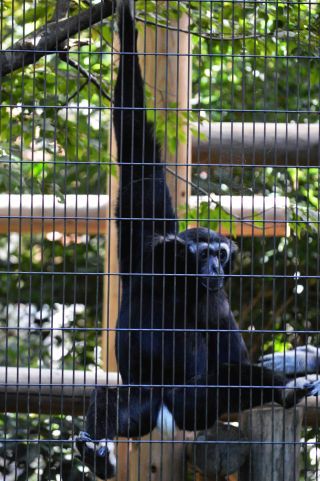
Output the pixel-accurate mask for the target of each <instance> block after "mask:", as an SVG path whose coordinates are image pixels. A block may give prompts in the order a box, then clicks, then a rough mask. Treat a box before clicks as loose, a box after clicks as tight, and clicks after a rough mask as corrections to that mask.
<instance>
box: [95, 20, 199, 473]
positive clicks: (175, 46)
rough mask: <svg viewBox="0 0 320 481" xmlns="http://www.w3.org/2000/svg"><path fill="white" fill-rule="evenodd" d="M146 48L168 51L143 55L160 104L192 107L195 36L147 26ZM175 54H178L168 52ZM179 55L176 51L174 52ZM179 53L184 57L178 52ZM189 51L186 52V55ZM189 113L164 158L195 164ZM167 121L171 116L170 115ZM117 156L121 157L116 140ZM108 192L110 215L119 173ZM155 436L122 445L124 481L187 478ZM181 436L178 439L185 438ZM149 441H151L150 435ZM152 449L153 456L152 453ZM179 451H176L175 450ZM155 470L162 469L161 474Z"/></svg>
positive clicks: (177, 200) (107, 293)
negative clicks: (191, 52) (181, 137)
mask: <svg viewBox="0 0 320 481" xmlns="http://www.w3.org/2000/svg"><path fill="white" fill-rule="evenodd" d="M177 27H180V28H181V29H183V30H188V17H187V16H186V15H183V17H181V18H180V19H179V20H178V21H177ZM138 43H139V46H138V50H139V51H140V52H148V53H155V52H156V53H161V54H163V55H160V56H154V55H148V56H147V60H146V61H145V58H146V57H141V64H142V72H145V81H146V85H147V86H148V88H149V89H150V91H151V93H152V94H153V93H154V94H155V103H154V105H155V106H156V107H170V106H171V107H172V105H174V104H175V105H176V106H177V107H179V108H188V107H189V98H190V96H191V93H190V88H189V86H190V85H191V69H190V59H189V57H188V55H187V54H188V53H189V49H190V47H189V35H188V34H186V33H178V32H176V31H171V30H166V29H163V28H162V29H160V28H159V29H152V28H148V29H147V30H146V37H145V38H144V37H143V36H142V35H141V34H140V35H139V42H138ZM118 46H119V44H118V42H114V48H113V50H118ZM168 54H173V55H168ZM174 54H176V55H174ZM177 54H179V55H177ZM181 54H184V55H181ZM185 117H186V116H184V115H182V114H178V112H177V122H176V130H177V132H178V130H179V132H181V130H184V133H185V138H186V142H184V143H178V142H177V148H176V152H175V153H174V154H173V153H170V152H169V151H168V149H167V148H165V147H166V146H163V160H164V161H165V162H166V163H173V164H186V163H187V162H188V163H191V137H190V136H189V132H188V125H187V123H186V122H185V120H183V119H185ZM164 121H166V118H165V119H164ZM110 150H111V157H112V158H116V143H115V139H114V137H113V136H112V138H111V149H110ZM172 170H173V171H174V172H175V173H177V174H178V176H179V177H180V178H182V179H188V177H189V172H188V168H187V166H185V165H177V166H176V165H173V166H172ZM180 178H177V177H175V176H174V175H172V174H168V176H167V181H168V185H169V188H170V192H171V196H172V200H173V203H174V205H175V206H176V207H179V206H180V205H185V203H186V202H187V199H188V194H189V188H188V183H187V182H186V181H184V180H181V179H180ZM109 187H111V188H110V189H109V188H108V192H109V195H110V197H109V198H110V202H109V213H108V215H109V214H110V217H114V213H115V210H114V208H115V202H116V197H117V189H118V182H117V178H115V177H114V176H113V177H112V178H111V181H110V184H109ZM109 226H110V227H109V231H108V237H107V248H106V259H105V272H106V273H110V274H113V273H116V272H119V266H118V259H117V229H116V225H115V222H114V221H111V222H110V223H109ZM119 296H120V287H119V278H118V276H115V275H110V276H108V275H106V276H105V285H104V309H103V326H104V327H105V328H110V329H114V328H115V326H116V321H117V317H118V308H119ZM114 347H115V332H114V331H113V330H111V331H108V330H106V331H105V332H104V333H103V339H102V355H103V360H104V361H105V362H106V364H105V366H106V369H107V370H108V371H117V365H116V359H115V350H114ZM151 436H152V440H153V442H154V441H155V440H159V443H156V444H155V445H152V446H151V449H152V451H151V449H150V446H149V445H148V444H142V445H139V443H135V444H134V445H133V447H129V444H127V443H123V442H122V443H120V444H119V445H118V466H119V468H118V475H117V479H118V480H119V481H125V480H127V479H129V478H130V481H138V480H139V479H149V476H150V475H151V473H153V474H152V479H153V480H156V479H159V480H160V479H162V480H163V481H165V480H166V479H171V478H172V479H182V471H183V469H184V467H183V457H182V452H183V445H181V446H177V445H174V444H172V445H170V444H166V445H162V444H161V440H162V436H161V433H160V432H158V431H157V430H155V431H154V432H153V433H152V435H151ZM181 436H182V435H181V434H179V435H178V437H180V438H181ZM145 439H150V436H149V437H146V438H145ZM128 453H129V454H130V467H129V469H128V466H127V459H128ZM150 453H151V454H150ZM173 453H174V454H173ZM155 473H157V474H156V475H155Z"/></svg>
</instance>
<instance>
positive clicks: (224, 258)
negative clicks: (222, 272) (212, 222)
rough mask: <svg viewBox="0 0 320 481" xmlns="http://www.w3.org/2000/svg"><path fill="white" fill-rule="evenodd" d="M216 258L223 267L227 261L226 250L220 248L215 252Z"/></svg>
mask: <svg viewBox="0 0 320 481" xmlns="http://www.w3.org/2000/svg"><path fill="white" fill-rule="evenodd" d="M217 257H218V259H219V262H220V264H222V265H224V264H225V263H226V262H227V260H228V252H227V250H226V249H224V248H223V247H221V248H220V249H219V250H218V252H217Z"/></svg>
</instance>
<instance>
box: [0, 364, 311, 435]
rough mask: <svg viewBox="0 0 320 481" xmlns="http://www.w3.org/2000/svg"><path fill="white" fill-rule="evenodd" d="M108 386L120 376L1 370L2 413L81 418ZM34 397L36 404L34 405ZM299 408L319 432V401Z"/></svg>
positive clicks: (307, 401)
mask: <svg viewBox="0 0 320 481" xmlns="http://www.w3.org/2000/svg"><path fill="white" fill-rule="evenodd" d="M308 378H310V379H312V380H315V379H317V378H318V377H317V376H316V375H310V376H308ZM107 384H108V385H112V386H119V385H121V379H119V377H118V373H117V372H108V373H106V372H105V371H102V370H97V372H91V371H73V370H71V369H64V370H60V369H43V368H30V367H15V366H0V412H16V411H17V403H18V404H19V405H18V408H19V412H20V413H38V414H47V413H52V414H54V413H57V414H59V413H63V414H79V415H81V414H83V413H84V403H85V404H86V405H87V402H88V400H89V397H90V393H91V391H92V389H94V387H96V386H105V385H107ZM33 397H34V399H35V401H32V398H33ZM298 406H299V407H301V408H303V410H304V421H303V422H304V423H305V424H306V425H307V426H312V427H315V428H318V427H319V424H320V404H319V401H318V398H317V397H308V398H305V399H303V400H302V401H300V403H299V404H298ZM85 407H86V406H85ZM258 409H260V408H258ZM277 409H281V410H282V413H283V415H285V413H287V410H285V409H284V408H280V407H279V406H278V408H277ZM227 418H228V420H230V421H232V422H233V421H239V413H234V414H232V413H230V414H228V417H227ZM225 421H226V419H225Z"/></svg>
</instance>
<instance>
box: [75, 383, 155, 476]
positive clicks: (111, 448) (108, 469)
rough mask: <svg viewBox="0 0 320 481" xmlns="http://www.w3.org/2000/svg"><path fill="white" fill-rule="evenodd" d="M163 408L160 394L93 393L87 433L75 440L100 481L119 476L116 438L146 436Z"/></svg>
mask: <svg viewBox="0 0 320 481" xmlns="http://www.w3.org/2000/svg"><path fill="white" fill-rule="evenodd" d="M159 406H160V397H159V394H158V393H157V392H156V391H154V390H151V389H144V388H140V387H130V388H128V387H122V386H119V387H117V388H108V387H99V388H98V389H96V390H94V391H93V393H92V395H91V399H90V405H89V408H88V412H87V415H86V431H82V432H80V433H79V436H78V437H77V439H76V444H77V448H78V450H79V452H80V454H81V458H82V461H83V462H84V463H85V464H86V465H87V466H88V467H89V468H90V470H91V471H92V472H93V473H95V474H96V475H97V476H98V477H99V478H102V479H106V478H112V477H113V476H115V474H116V464H117V461H116V452H115V443H114V441H113V439H114V438H115V437H117V436H122V437H126V438H130V437H140V436H143V435H145V434H147V433H149V432H150V431H152V429H153V428H154V426H155V425H156V422H157V416H158V411H159Z"/></svg>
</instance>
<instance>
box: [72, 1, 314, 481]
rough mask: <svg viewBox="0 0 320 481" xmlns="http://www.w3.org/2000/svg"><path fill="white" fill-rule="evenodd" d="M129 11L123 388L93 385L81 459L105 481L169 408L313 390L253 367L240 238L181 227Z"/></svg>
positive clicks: (122, 80)
mask: <svg viewBox="0 0 320 481" xmlns="http://www.w3.org/2000/svg"><path fill="white" fill-rule="evenodd" d="M131 7H132V4H131V3H130V2H129V0H125V1H122V2H118V16H119V19H118V26H119V35H120V41H121V52H122V54H121V59H120V67H119V72H118V77H117V82H116V87H115V109H114V126H115V132H116V139H117V146H118V162H119V165H120V190H119V198H118V205H117V219H118V231H119V259H120V272H121V273H122V275H121V279H122V301H121V308H120V313H119V319H118V325H117V327H118V331H117V338H116V355H117V362H118V366H119V370H120V373H121V377H122V381H123V386H120V387H117V388H112V387H100V388H98V389H96V390H95V391H94V393H93V395H92V397H91V403H90V406H89V409H88V413H87V418H86V432H82V433H80V435H79V437H78V439H77V446H78V449H79V450H80V453H81V454H82V458H83V461H84V462H85V463H86V464H87V465H88V466H89V467H90V469H92V470H93V471H94V472H95V474H96V475H98V476H99V477H100V478H103V479H105V478H107V477H108V478H109V477H113V476H114V475H115V472H116V456H115V447H114V443H113V441H112V440H113V439H114V438H115V437H116V436H124V437H128V438H129V437H140V436H143V435H145V434H147V433H149V432H150V431H151V430H152V429H153V428H154V427H155V426H156V424H157V421H159V419H161V417H163V416H165V417H168V413H171V419H172V425H173V423H174V424H176V425H177V426H178V427H179V428H180V429H186V430H200V429H205V428H206V427H209V426H211V425H213V424H214V422H215V420H216V419H217V418H218V417H219V416H220V415H221V414H223V413H226V412H235V411H239V410H242V409H247V408H250V407H252V406H256V405H260V404H262V403H265V402H268V401H272V400H274V401H276V402H278V403H280V404H283V405H286V406H290V405H292V404H293V403H294V402H295V399H299V398H301V397H302V396H304V395H305V394H310V393H313V392H315V391H314V385H310V384H306V383H304V384H303V385H302V387H301V388H300V389H296V390H293V389H291V390H290V389H284V388H285V386H286V385H287V380H286V378H285V377H284V376H283V375H282V374H275V373H274V372H273V371H271V370H268V369H264V368H262V367H261V366H258V365H252V364H250V363H249V359H248V353H247V349H246V347H245V344H244V342H243V339H242V336H241V334H240V332H239V330H238V326H237V324H236V322H235V319H234V317H233V315H232V312H231V310H230V306H229V302H228V299H227V296H226V294H225V291H224V289H223V276H224V274H225V273H227V272H229V270H230V263H231V258H232V256H233V255H234V253H235V250H236V247H235V244H234V243H233V242H231V241H230V240H228V239H227V238H225V237H223V236H221V235H219V234H217V233H216V232H212V231H209V230H208V229H188V230H187V231H185V232H182V233H180V234H178V232H177V220H176V217H175V214H174V210H173V207H172V203H171V199H170V195H169V192H168V188H167V185H166V181H165V173H164V169H163V165H162V164H161V162H160V147H159V145H158V144H157V142H156V140H155V137H154V128H153V125H152V124H151V123H149V122H148V121H147V119H146V112H145V102H144V83H143V80H142V76H141V71H140V67H139V63H138V56H137V54H136V36H137V33H136V30H135V27H134V20H133V16H132V13H131ZM147 385H151V387H148V386H147ZM129 386H130V387H129Z"/></svg>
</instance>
